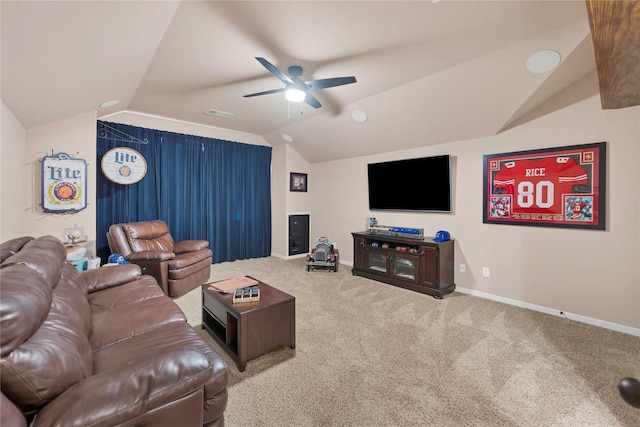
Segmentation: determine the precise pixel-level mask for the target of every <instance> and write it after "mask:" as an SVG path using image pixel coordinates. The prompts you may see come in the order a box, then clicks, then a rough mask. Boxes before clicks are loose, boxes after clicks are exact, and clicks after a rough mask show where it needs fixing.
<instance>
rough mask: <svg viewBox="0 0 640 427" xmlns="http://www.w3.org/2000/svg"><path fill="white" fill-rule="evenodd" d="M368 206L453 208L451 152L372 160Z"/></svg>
mask: <svg viewBox="0 0 640 427" xmlns="http://www.w3.org/2000/svg"><path fill="white" fill-rule="evenodd" d="M367 168H368V181H369V209H370V210H395V211H420V212H451V159H450V155H448V154H445V155H441V156H432V157H421V158H416V159H406V160H395V161H390V162H382V163H370V164H368V165H367Z"/></svg>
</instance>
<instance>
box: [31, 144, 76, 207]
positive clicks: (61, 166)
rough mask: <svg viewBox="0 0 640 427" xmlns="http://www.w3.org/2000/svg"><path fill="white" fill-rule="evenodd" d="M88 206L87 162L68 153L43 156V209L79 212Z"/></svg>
mask: <svg viewBox="0 0 640 427" xmlns="http://www.w3.org/2000/svg"><path fill="white" fill-rule="evenodd" d="M86 207H87V162H86V161H85V160H84V159H74V158H72V157H71V156H69V155H68V154H66V153H58V154H57V155H53V156H44V157H43V158H42V210H43V211H45V212H77V211H81V210H82V209H84V208H86Z"/></svg>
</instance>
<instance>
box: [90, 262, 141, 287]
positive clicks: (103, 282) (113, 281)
mask: <svg viewBox="0 0 640 427" xmlns="http://www.w3.org/2000/svg"><path fill="white" fill-rule="evenodd" d="M80 274H82V277H83V279H84V280H85V282H86V283H87V288H88V290H89V293H92V292H97V291H101V290H103V289H107V288H111V287H114V286H120V285H122V284H124V283H129V282H133V281H134V280H138V279H139V278H140V276H142V272H141V271H140V267H139V266H137V265H135V264H122V265H110V266H106V267H100V268H96V269H93V270H87V271H84V272H82V273H80Z"/></svg>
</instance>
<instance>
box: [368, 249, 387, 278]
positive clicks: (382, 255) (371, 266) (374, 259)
mask: <svg viewBox="0 0 640 427" xmlns="http://www.w3.org/2000/svg"><path fill="white" fill-rule="evenodd" d="M364 269H365V270H367V271H370V272H373V273H377V274H384V275H387V276H388V275H389V250H388V249H377V248H372V247H366V246H365V249H364Z"/></svg>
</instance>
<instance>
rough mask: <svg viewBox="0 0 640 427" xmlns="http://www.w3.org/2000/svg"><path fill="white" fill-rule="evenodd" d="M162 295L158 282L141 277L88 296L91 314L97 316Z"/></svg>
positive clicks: (150, 277) (149, 277) (150, 278)
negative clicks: (106, 311)
mask: <svg viewBox="0 0 640 427" xmlns="http://www.w3.org/2000/svg"><path fill="white" fill-rule="evenodd" d="M109 268H111V267H109ZM163 295H164V292H162V289H160V286H158V282H156V280H155V279H154V278H153V277H152V276H141V277H140V279H138V280H134V281H132V282H129V283H125V284H122V285H118V286H115V287H112V288H106V289H103V290H101V291H98V292H91V293H90V294H89V304H90V305H91V312H92V313H93V314H97V313H100V312H103V311H105V310H111V309H112V308H115V307H118V306H121V305H127V304H134V303H136V302H139V301H144V300H147V299H150V298H157V297H161V296H163Z"/></svg>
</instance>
